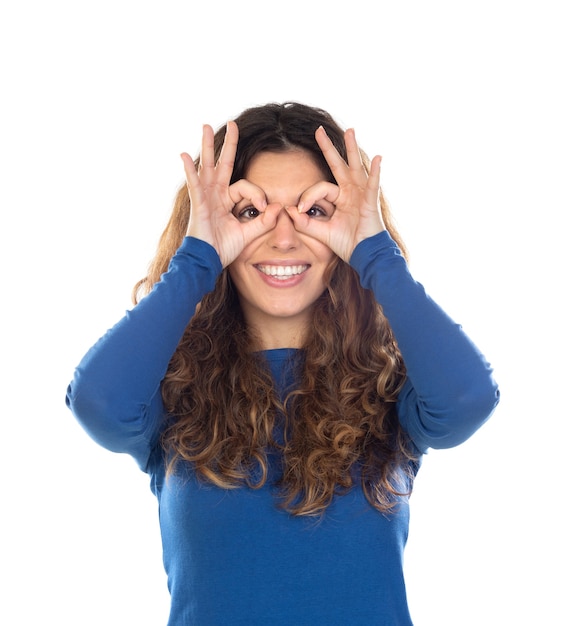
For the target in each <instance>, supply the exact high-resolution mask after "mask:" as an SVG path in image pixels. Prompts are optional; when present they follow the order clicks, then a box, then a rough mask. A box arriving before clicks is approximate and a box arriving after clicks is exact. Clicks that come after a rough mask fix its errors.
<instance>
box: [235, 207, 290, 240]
mask: <svg viewBox="0 0 582 626" xmlns="http://www.w3.org/2000/svg"><path fill="white" fill-rule="evenodd" d="M281 209H282V207H281V205H280V204H279V203H278V202H276V203H274V204H269V205H267V206H266V207H265V210H264V211H263V212H262V213H261V215H259V216H258V217H257V218H255V219H254V220H249V221H248V222H243V223H241V226H242V229H243V237H244V245H245V246H246V245H248V244H249V243H250V242H251V241H253V240H254V239H256V238H257V237H260V236H261V235H264V234H265V233H266V232H268V231H270V230H272V229H273V228H275V225H276V224H277V216H278V215H279V213H280V212H281Z"/></svg>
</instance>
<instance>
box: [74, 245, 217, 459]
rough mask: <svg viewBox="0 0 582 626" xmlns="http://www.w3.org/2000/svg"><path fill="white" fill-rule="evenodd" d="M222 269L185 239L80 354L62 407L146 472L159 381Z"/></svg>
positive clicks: (212, 255) (159, 410)
mask: <svg viewBox="0 0 582 626" xmlns="http://www.w3.org/2000/svg"><path fill="white" fill-rule="evenodd" d="M221 270H222V266H221V264H220V259H219V258H218V255H217V254H216V252H215V251H214V249H213V248H212V247H211V246H209V245H208V244H206V243H204V242H202V241H199V240H196V239H194V238H192V237H186V238H185V239H184V242H183V244H182V245H181V246H180V248H179V249H178V251H177V252H176V254H175V256H174V258H173V259H172V261H171V263H170V266H169V268H168V271H167V272H166V273H165V274H164V275H163V276H162V278H161V280H160V282H158V283H157V284H156V285H155V287H154V289H152V291H151V293H149V294H148V295H147V296H146V297H144V298H143V299H142V300H141V301H140V302H139V303H138V304H137V305H136V306H135V307H134V308H133V309H132V310H130V311H128V312H127V313H126V315H125V316H124V317H123V318H122V319H121V320H120V321H119V322H118V323H117V324H116V325H115V326H114V327H113V328H111V329H110V330H109V331H108V332H107V333H106V334H105V335H104V336H103V337H102V338H101V339H100V340H99V341H98V342H97V343H96V344H95V345H94V346H93V347H92V348H91V349H90V350H89V352H88V353H87V354H86V355H85V357H84V358H83V359H82V361H81V363H80V364H79V365H78V367H77V368H76V370H75V375H74V378H73V381H72V382H71V384H70V385H69V388H68V390H67V397H66V402H67V406H69V408H70V409H71V410H72V412H73V414H74V415H75V417H76V418H77V419H78V421H79V422H80V423H81V425H82V426H83V427H84V428H85V430H86V431H87V432H88V433H89V435H90V436H91V437H92V438H93V439H94V440H95V441H96V442H97V443H99V444H100V445H102V446H103V447H105V448H107V449H109V450H112V451H114V452H127V453H128V454H131V455H132V456H133V457H134V458H135V459H136V460H137V462H138V464H139V466H140V467H141V468H142V469H145V466H146V464H147V460H148V458H149V455H150V452H151V450H152V448H153V446H154V444H155V442H156V440H157V437H158V434H159V429H160V425H161V419H162V416H163V412H164V410H163V404H162V399H161V393H160V382H161V381H162V379H163V377H164V376H165V373H166V370H167V367H168V363H169V361H170V359H171V357H172V355H173V353H174V352H175V350H176V348H177V346H178V343H179V341H180V339H181V337H182V335H183V333H184V331H185V329H186V326H187V325H188V323H189V321H190V319H191V318H192V316H193V315H194V312H195V308H196V305H197V304H198V302H200V300H201V298H202V297H203V296H204V295H205V294H206V293H208V292H209V291H211V290H212V289H213V288H214V285H215V282H216V278H217V276H218V274H219V273H220V271H221Z"/></svg>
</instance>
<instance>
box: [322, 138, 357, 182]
mask: <svg viewBox="0 0 582 626" xmlns="http://www.w3.org/2000/svg"><path fill="white" fill-rule="evenodd" d="M315 140H316V141H317V145H318V146H319V147H320V149H321V152H322V153H323V156H324V158H325V160H326V162H327V164H328V165H329V169H330V170H331V172H332V174H333V175H334V177H335V179H336V181H337V182H338V184H342V183H344V182H347V180H348V176H349V172H348V166H347V163H346V162H345V161H344V160H343V159H342V156H341V155H340V153H339V152H338V151H337V148H336V147H335V146H334V145H333V143H332V141H331V139H330V138H329V136H328V134H327V133H326V132H325V129H324V128H323V126H320V127H319V128H318V129H317V130H316V131H315Z"/></svg>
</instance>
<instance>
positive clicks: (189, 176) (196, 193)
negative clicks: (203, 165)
mask: <svg viewBox="0 0 582 626" xmlns="http://www.w3.org/2000/svg"><path fill="white" fill-rule="evenodd" d="M180 158H181V159H182V163H183V164H184V173H185V174H186V184H187V186H188V192H189V194H190V201H191V202H193V201H194V200H198V201H202V198H201V194H202V189H201V185H200V178H199V177H198V172H197V170H196V165H195V164H194V161H193V159H192V157H191V156H190V155H189V154H188V153H187V152H182V154H181V155H180Z"/></svg>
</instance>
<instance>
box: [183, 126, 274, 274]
mask: <svg viewBox="0 0 582 626" xmlns="http://www.w3.org/2000/svg"><path fill="white" fill-rule="evenodd" d="M237 144H238V127H237V125H236V123H235V122H228V124H227V128H226V135H225V138H224V144H223V146H222V150H221V152H220V157H219V159H218V162H217V163H215V162H214V131H213V130H212V127H211V126H208V125H206V124H205V125H204V128H203V131H202V149H201V151H200V165H199V167H198V169H197V168H196V166H195V164H194V161H193V160H192V157H191V156H190V155H189V154H187V153H183V154H182V155H181V157H182V161H183V163H184V171H185V173H186V182H187V185H188V194H189V196H190V220H189V223H188V230H187V231H186V235H187V236H191V237H196V238H197V239H201V240H203V241H206V243H208V244H210V245H211V246H213V247H214V249H215V250H216V252H217V253H218V256H219V257H220V260H221V262H222V266H223V267H226V266H227V265H229V264H230V263H232V261H234V260H235V259H236V258H237V257H238V255H239V254H240V253H241V252H242V250H243V249H244V248H245V247H246V246H247V245H248V244H249V243H250V242H251V241H253V240H254V239H256V238H257V237H259V236H260V235H262V234H264V233H266V232H267V231H269V230H271V229H272V228H273V227H274V226H275V223H276V216H277V212H278V209H280V207H278V206H275V205H268V204H267V200H266V198H265V194H264V192H263V191H262V189H260V188H259V187H257V186H256V185H253V184H251V183H249V182H248V181H246V180H244V179H243V180H239V181H237V182H236V183H234V184H232V185H231V184H230V179H231V176H232V171H233V167H234V159H235V156H236V148H237ZM242 201H245V204H246V203H248V204H249V205H252V206H253V207H255V209H257V211H258V212H259V215H258V216H257V217H256V218H255V219H252V220H239V218H238V217H236V216H235V215H233V212H232V209H233V207H234V206H235V204H238V203H240V202H242Z"/></svg>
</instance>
